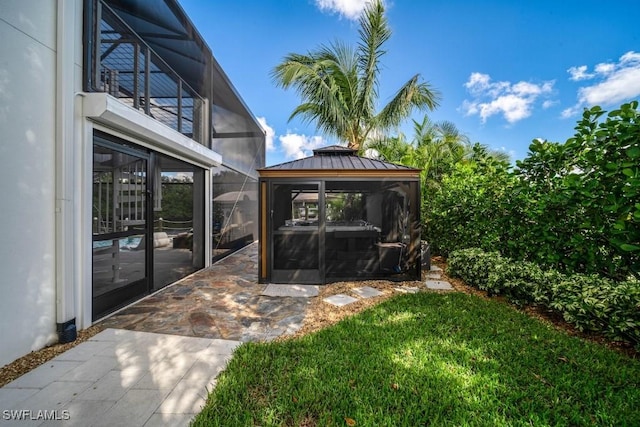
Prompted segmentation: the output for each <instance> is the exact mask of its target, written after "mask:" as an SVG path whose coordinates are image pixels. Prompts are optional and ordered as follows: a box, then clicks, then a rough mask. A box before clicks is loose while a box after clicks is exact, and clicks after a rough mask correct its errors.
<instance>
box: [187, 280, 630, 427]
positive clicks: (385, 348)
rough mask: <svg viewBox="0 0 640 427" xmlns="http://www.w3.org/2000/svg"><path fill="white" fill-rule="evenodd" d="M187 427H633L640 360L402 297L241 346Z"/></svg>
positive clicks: (503, 319)
mask: <svg viewBox="0 0 640 427" xmlns="http://www.w3.org/2000/svg"><path fill="white" fill-rule="evenodd" d="M354 423H355V424H354ZM194 425H196V426H209V425H220V426H253V425H260V426H280V425H284V426H298V425H303V426H315V425H317V426H331V425H335V426H345V425H356V426H418V425H451V426H465V425H478V426H500V425H505V426H506V425H508V426H518V425H527V426H529V425H554V426H555V425H567V426H576V425H611V426H625V425H627V426H638V425H640V361H638V360H634V359H630V358H628V357H625V356H622V355H620V354H618V353H616V352H613V351H611V350H608V349H606V348H604V347H602V346H599V345H597V344H593V343H589V342H584V341H582V340H580V339H578V338H574V337H569V336H567V335H566V334H564V333H561V332H558V331H556V330H554V329H553V328H552V327H550V326H548V325H546V324H543V323H541V322H539V321H537V320H535V319H532V318H529V317H528V316H526V315H524V314H522V313H519V312H517V311H515V310H514V309H512V308H511V307H509V306H507V305H505V304H503V303H500V302H496V301H487V300H484V299H480V298H477V297H475V296H470V295H465V294H461V293H449V294H436V293H419V294H414V295H402V296H398V297H395V298H392V299H390V300H388V301H386V302H384V303H382V304H380V305H378V306H376V307H374V308H372V309H369V310H367V311H365V312H363V313H361V314H359V315H357V316H354V317H352V318H349V319H347V320H344V321H342V322H340V323H339V324H337V325H334V326H333V327H330V328H327V329H325V330H323V331H320V332H318V333H315V334H311V335H307V336H305V337H302V338H300V339H296V340H291V341H286V342H277V343H262V344H257V343H248V344H244V345H242V346H241V347H239V348H238V350H237V351H236V353H235V355H234V357H233V359H232V360H231V362H230V363H229V365H228V367H227V369H226V371H225V372H223V374H222V375H221V376H220V377H219V378H218V384H217V386H216V388H215V389H214V390H213V392H212V393H211V395H210V396H209V400H208V403H207V406H206V407H205V408H204V409H203V411H202V412H201V413H200V415H199V416H198V417H197V418H196V419H195V421H194Z"/></svg>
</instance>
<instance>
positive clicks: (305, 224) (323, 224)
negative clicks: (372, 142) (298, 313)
mask: <svg viewBox="0 0 640 427" xmlns="http://www.w3.org/2000/svg"><path fill="white" fill-rule="evenodd" d="M258 172H259V174H260V195H259V198H260V231H259V234H260V262H259V279H260V282H262V283H290V284H296V283H312V284H323V283H327V282H334V281H339V280H347V279H349V280H351V279H371V278H397V279H403V280H413V279H419V278H420V203H419V200H420V199H419V194H420V188H419V174H420V171H419V170H417V169H412V168H407V167H405V166H401V165H396V164H392V163H387V162H383V161H380V160H374V159H369V158H365V157H359V156H357V155H356V152H355V150H352V149H349V148H345V147H342V146H330V147H325V148H322V149H317V150H314V151H313V156H310V157H307V158H304V159H300V160H296V161H292V162H288V163H282V164H279V165H275V166H271V167H268V168H263V169H259V170H258Z"/></svg>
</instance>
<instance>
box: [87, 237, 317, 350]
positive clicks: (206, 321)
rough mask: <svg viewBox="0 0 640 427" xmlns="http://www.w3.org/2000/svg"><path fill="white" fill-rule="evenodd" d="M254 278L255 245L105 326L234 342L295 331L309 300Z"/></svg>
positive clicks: (152, 298) (125, 311)
mask: <svg viewBox="0 0 640 427" xmlns="http://www.w3.org/2000/svg"><path fill="white" fill-rule="evenodd" d="M264 290H265V285H264V284H259V283H258V245H257V244H256V243H253V244H251V245H249V246H247V247H246V248H244V249H242V250H240V251H238V252H236V253H234V254H232V255H230V256H228V257H226V258H225V259H223V260H222V261H220V262H218V263H216V264H214V265H212V266H211V267H208V268H206V269H204V270H202V271H199V272H196V273H194V274H193V275H191V276H189V277H187V278H185V279H183V280H181V281H179V282H177V283H175V284H173V285H171V286H169V287H167V288H165V289H163V290H161V291H159V292H158V293H156V294H155V295H152V296H150V297H147V298H146V299H143V300H141V301H139V302H137V303H136V304H134V305H132V306H130V307H128V308H125V309H124V310H122V311H120V312H117V313H116V314H114V315H113V316H111V317H109V318H107V319H105V320H103V321H102V322H100V323H99V324H100V325H102V326H104V327H107V328H120V329H128V330H132V331H145V332H155V333H162V334H173V335H183V336H191V337H201V338H218V339H226V340H234V341H242V342H246V341H269V340H272V339H274V338H276V337H278V336H280V335H283V334H290V333H293V332H295V331H297V330H298V329H299V328H300V327H301V326H302V322H303V320H304V317H305V314H306V309H307V307H308V305H309V303H310V300H309V299H308V298H306V297H307V296H311V295H306V294H304V293H301V294H299V296H277V297H274V296H268V295H263V291H264Z"/></svg>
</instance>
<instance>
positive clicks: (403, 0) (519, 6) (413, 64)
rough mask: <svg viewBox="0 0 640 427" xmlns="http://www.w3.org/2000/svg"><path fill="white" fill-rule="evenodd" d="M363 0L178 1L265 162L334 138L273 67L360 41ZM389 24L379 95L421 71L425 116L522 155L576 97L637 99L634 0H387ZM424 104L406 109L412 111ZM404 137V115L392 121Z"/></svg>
mask: <svg viewBox="0 0 640 427" xmlns="http://www.w3.org/2000/svg"><path fill="white" fill-rule="evenodd" d="M365 2H366V0H241V1H232V0H227V1H223V0H216V1H211V0H180V4H181V5H182V7H183V8H184V10H185V11H186V13H187V14H188V15H189V17H190V18H191V20H192V21H193V22H194V24H195V26H196V28H197V29H198V31H199V32H200V34H201V35H202V36H203V37H204V39H205V40H206V41H207V43H208V44H209V46H210V47H211V50H212V51H213V54H214V56H215V57H216V59H217V60H218V62H219V63H220V64H221V65H222V67H223V68H224V70H225V72H226V73H227V75H228V76H229V78H230V79H231V81H232V82H233V84H234V86H235V87H236V89H237V90H238V92H239V93H240V95H241V96H242V98H243V99H244V101H245V103H246V104H247V105H248V106H249V108H250V109H251V111H252V113H253V114H254V115H255V116H256V117H257V118H258V119H259V120H260V121H261V123H262V124H263V126H264V127H265V129H266V130H267V134H268V138H267V139H268V141H267V143H268V147H267V148H268V149H267V165H273V164H277V163H281V162H284V161H289V160H292V159H295V158H299V157H302V156H305V155H309V154H310V150H311V149H312V148H315V147H318V146H324V145H329V144H334V143H341V141H336V140H335V139H332V138H330V137H327V136H324V135H322V134H320V133H319V132H318V131H317V130H316V129H315V127H314V126H313V125H309V124H305V123H302V122H301V120H299V119H294V120H292V121H288V118H289V116H290V114H291V112H292V111H293V109H294V108H295V107H296V106H297V105H298V104H299V103H300V99H299V98H298V97H297V95H296V94H295V92H294V91H293V90H289V91H285V90H284V89H281V88H278V87H276V86H275V84H274V83H273V81H272V80H271V77H270V72H271V70H272V69H273V68H274V67H275V66H276V65H277V64H278V63H279V62H280V61H281V60H282V58H283V57H284V56H285V55H286V54H287V53H291V52H296V53H307V52H308V51H309V50H313V49H315V48H316V47H318V46H319V45H321V44H328V43H330V42H332V41H335V40H343V41H346V42H349V43H352V44H354V45H355V43H356V42H357V30H358V22H357V17H358V16H359V13H360V11H361V10H362V8H363V6H364V4H365ZM385 5H386V7H387V18H388V21H389V24H390V27H391V29H392V31H393V35H392V37H391V40H389V42H388V43H387V45H386V50H387V54H386V55H385V56H384V57H383V59H382V70H381V80H380V88H379V93H380V99H381V102H385V103H386V102H387V101H388V100H389V99H390V98H391V97H392V96H393V95H394V93H395V91H396V90H397V89H398V88H399V87H400V86H401V85H402V84H403V83H404V82H406V81H407V80H408V79H409V78H411V77H412V76H413V75H414V74H417V73H419V74H420V75H421V76H422V78H423V79H424V80H425V81H428V82H429V83H430V84H432V85H433V87H435V88H436V89H437V90H438V91H439V92H441V94H442V101H441V103H440V106H439V107H438V109H437V110H435V111H432V112H428V115H429V117H430V118H431V119H432V120H435V121H439V120H448V121H451V122H453V123H455V124H456V125H457V127H458V128H459V129H460V130H461V131H462V132H464V133H465V134H466V135H467V136H468V137H469V138H470V139H471V140H472V141H473V142H481V143H483V144H486V145H488V146H490V147H492V148H494V149H499V150H505V151H507V152H508V153H510V154H511V157H512V159H513V160H516V159H522V158H524V157H525V156H526V155H527V151H528V146H529V144H530V143H531V140H532V139H534V138H543V139H547V140H550V141H558V142H564V141H565V140H566V139H567V138H569V137H571V136H572V135H573V133H574V130H573V128H574V126H575V124H576V121H577V120H578V119H579V118H580V114H581V112H582V109H583V108H584V107H588V106H592V105H600V106H602V107H603V108H605V109H609V110H610V109H613V107H615V106H618V105H620V104H621V103H623V102H626V101H630V100H633V99H639V98H640V24H639V23H640V1H639V0H618V1H617V2H613V3H607V2H602V1H593V0H581V1H575V0H535V1H525V0H510V1H509V0H483V1H475V0H468V1H464V0H429V1H418V0H386V2H385ZM424 114H425V113H423V112H417V113H415V114H414V116H413V118H414V119H416V120H418V121H420V120H422V117H423V116H424ZM399 130H400V131H402V132H403V133H405V135H406V136H407V137H408V138H410V137H411V134H412V124H411V120H408V121H407V123H405V124H404V125H403V126H402V127H401V129H399Z"/></svg>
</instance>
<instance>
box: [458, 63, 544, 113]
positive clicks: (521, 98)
mask: <svg viewBox="0 0 640 427" xmlns="http://www.w3.org/2000/svg"><path fill="white" fill-rule="evenodd" d="M554 84H555V82H554V81H547V82H543V83H541V84H535V83H531V82H525V81H520V82H517V83H511V82H506V81H503V82H493V81H491V77H490V76H489V75H488V74H482V73H471V75H470V76H469V80H468V81H467V82H466V83H465V84H464V86H465V87H466V88H467V90H468V91H469V93H470V94H471V95H472V96H473V99H472V100H464V101H463V103H462V107H461V108H462V110H463V111H464V112H465V114H466V115H467V116H473V115H479V116H480V118H481V119H482V123H485V122H486V121H487V119H488V118H489V117H491V116H493V115H496V114H502V116H503V117H504V118H505V120H507V122H509V123H515V122H517V121H519V120H522V119H525V118H527V117H529V116H530V115H531V113H532V110H533V106H534V104H535V101H536V100H537V99H538V98H539V97H540V96H544V95H547V94H550V93H551V92H552V91H553V85H554ZM548 106H550V104H547V107H545V108H548Z"/></svg>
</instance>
